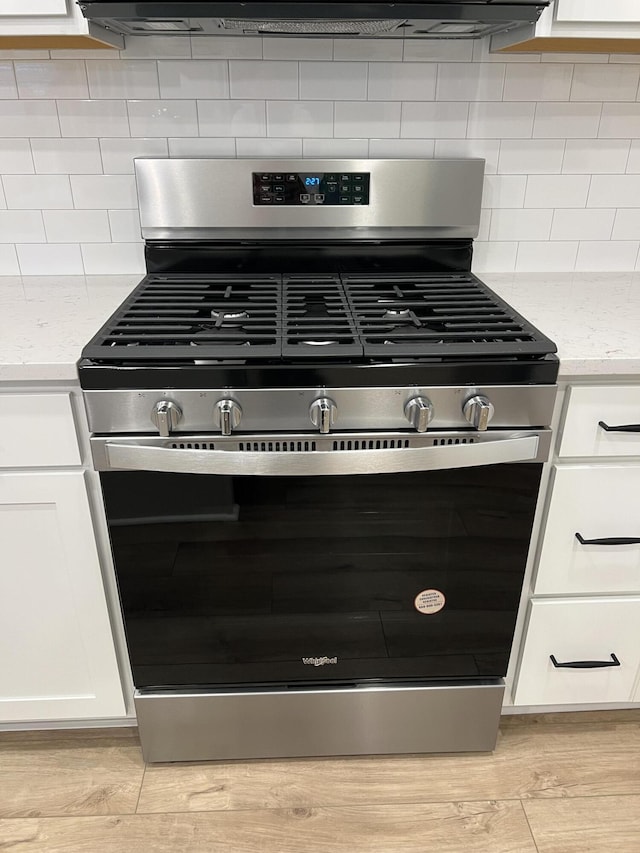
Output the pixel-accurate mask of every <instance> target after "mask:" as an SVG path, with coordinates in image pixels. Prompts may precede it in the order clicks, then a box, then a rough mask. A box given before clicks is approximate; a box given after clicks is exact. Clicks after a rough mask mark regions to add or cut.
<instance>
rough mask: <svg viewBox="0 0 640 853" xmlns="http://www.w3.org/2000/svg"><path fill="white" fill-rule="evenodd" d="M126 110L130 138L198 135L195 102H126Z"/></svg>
mask: <svg viewBox="0 0 640 853" xmlns="http://www.w3.org/2000/svg"><path fill="white" fill-rule="evenodd" d="M127 110H128V113H129V126H130V128H131V135H132V136H165V137H166V136H197V135H198V114H197V111H196V102H195V101H173V100H172V101H127ZM102 135H103V136H107V135H108V134H102Z"/></svg>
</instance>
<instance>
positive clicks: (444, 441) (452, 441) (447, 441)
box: [433, 438, 475, 446]
mask: <svg viewBox="0 0 640 853" xmlns="http://www.w3.org/2000/svg"><path fill="white" fill-rule="evenodd" d="M433 443H434V445H438V446H441V445H443V444H474V443H475V438H434V439H433Z"/></svg>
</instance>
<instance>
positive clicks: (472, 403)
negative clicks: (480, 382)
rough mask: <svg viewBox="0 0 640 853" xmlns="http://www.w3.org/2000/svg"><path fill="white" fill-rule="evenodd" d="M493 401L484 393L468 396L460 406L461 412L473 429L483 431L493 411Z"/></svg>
mask: <svg viewBox="0 0 640 853" xmlns="http://www.w3.org/2000/svg"><path fill="white" fill-rule="evenodd" d="M494 411H495V410H494V408H493V403H492V402H491V401H490V400H489V398H488V397H485V396H484V394H475V395H474V396H473V397H469V399H468V400H467V401H466V403H465V404H464V406H463V407H462V414H463V415H464V416H465V418H466V419H467V420H468V421H469V423H470V424H471V426H472V427H473V428H474V429H477V430H479V431H480V432H484V430H486V428H487V427H488V426H489V421H490V420H491V418H492V417H493V413H494Z"/></svg>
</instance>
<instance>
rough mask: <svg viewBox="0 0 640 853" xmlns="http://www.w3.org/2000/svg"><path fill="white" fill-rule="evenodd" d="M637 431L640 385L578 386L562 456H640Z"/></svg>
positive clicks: (567, 419) (573, 391)
mask: <svg viewBox="0 0 640 853" xmlns="http://www.w3.org/2000/svg"><path fill="white" fill-rule="evenodd" d="M606 427H609V429H606ZM615 427H618V428H619V427H627V429H626V430H620V429H618V430H616V429H615ZM634 427H635V428H636V430H637V429H640V385H594V386H589V385H587V386H584V387H580V386H574V387H572V388H571V390H570V392H569V404H568V406H567V415H566V417H565V422H564V428H563V430H562V440H561V442H560V450H559V455H560V456H562V457H568V456H640V432H638V431H634Z"/></svg>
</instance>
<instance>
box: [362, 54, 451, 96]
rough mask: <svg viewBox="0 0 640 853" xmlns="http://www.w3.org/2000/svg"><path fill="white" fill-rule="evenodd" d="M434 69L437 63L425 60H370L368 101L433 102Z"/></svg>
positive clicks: (434, 89) (436, 67) (435, 72)
mask: <svg viewBox="0 0 640 853" xmlns="http://www.w3.org/2000/svg"><path fill="white" fill-rule="evenodd" d="M437 70H438V66H437V65H435V64H433V65H430V64H428V63H426V62H370V63H369V86H368V93H367V97H368V99H369V100H370V101H432V100H433V99H434V97H435V92H436V76H437ZM445 100H446V99H445Z"/></svg>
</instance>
